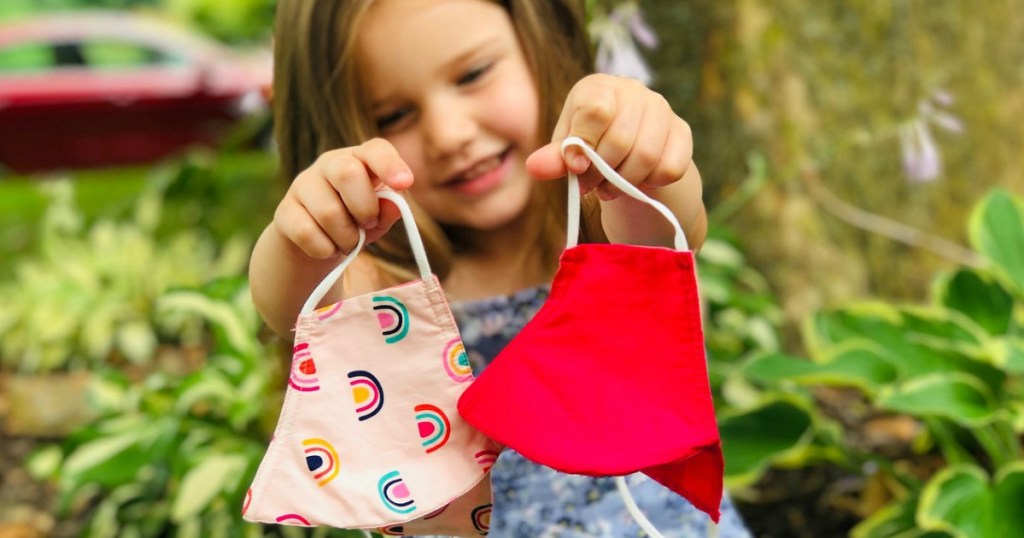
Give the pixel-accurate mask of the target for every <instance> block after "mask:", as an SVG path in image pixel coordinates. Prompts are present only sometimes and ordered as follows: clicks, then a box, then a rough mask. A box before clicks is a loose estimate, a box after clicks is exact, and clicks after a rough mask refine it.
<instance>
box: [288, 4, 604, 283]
mask: <svg viewBox="0 0 1024 538" xmlns="http://www.w3.org/2000/svg"><path fill="white" fill-rule="evenodd" d="M372 2H373V0H279V1H278V5H277V16H276V31H275V37H274V89H273V91H274V99H273V101H274V136H275V138H276V140H277V146H278V151H279V153H280V159H281V172H282V174H283V175H284V177H285V178H286V179H287V180H288V181H291V179H292V178H294V177H295V176H296V175H297V174H298V173H299V172H301V171H302V170H304V169H305V168H307V167H308V166H309V165H311V164H312V163H313V161H315V160H316V158H317V157H318V156H319V155H320V154H321V153H324V152H325V151H328V150H331V149H335V148H342V147H349V146H354V145H358V144H360V143H362V142H365V141H366V140H368V139H370V138H372V137H373V136H375V135H376V128H375V126H374V125H373V123H372V122H371V121H370V118H369V117H368V115H367V114H366V113H365V110H366V107H365V105H364V102H365V101H364V96H363V95H361V92H360V88H359V84H358V83H357V78H356V75H355V62H354V61H353V50H354V44H355V39H356V32H355V30H354V29H356V28H358V26H359V21H360V19H361V17H362V16H363V15H364V14H365V13H366V10H367V8H368V7H369V5H370V4H371V3H372ZM497 3H499V4H501V5H502V6H503V7H504V8H505V9H506V11H507V12H508V14H509V17H510V18H511V21H512V24H513V27H514V28H515V31H516V33H517V36H518V38H519V43H520V46H521V47H522V49H523V53H524V55H525V57H526V60H527V62H528V64H529V65H530V68H531V70H532V72H533V76H534V83H535V84H536V87H537V92H538V95H539V97H540V103H541V106H540V109H541V110H540V118H538V122H539V123H538V125H539V127H540V128H539V132H540V133H542V135H541V136H545V134H546V133H551V132H552V130H553V129H554V126H555V123H556V121H557V119H558V115H559V113H560V112H561V107H562V104H563V102H564V101H565V98H566V96H567V95H568V93H569V90H570V89H571V88H572V86H573V84H575V83H576V81H578V80H579V79H580V78H582V77H583V76H584V75H586V74H588V73H590V72H591V70H592V67H591V66H592V57H591V52H590V46H589V42H588V40H587V36H586V30H585V20H584V7H583V0H498V1H497ZM543 142H546V141H541V140H538V141H537V145H538V147H539V146H540V145H541V144H542V143H543ZM565 204H566V186H565V183H564V182H561V181H554V182H539V183H538V184H537V185H536V187H535V188H534V189H533V198H532V200H531V203H530V206H529V209H528V211H530V213H529V214H528V215H527V218H530V219H531V220H532V222H534V223H535V224H536V225H535V226H534V227H533V229H535V230H536V233H537V237H536V241H532V242H530V243H527V244H531V245H539V246H540V250H539V251H538V252H537V254H538V255H540V256H541V259H542V263H543V264H544V267H546V268H549V270H550V271H552V272H553V270H554V267H555V265H556V263H557V257H558V254H559V253H560V252H561V250H562V246H563V245H564V240H565V229H566V226H565V219H566V209H565ZM413 208H414V215H415V218H416V224H417V226H418V227H419V230H420V233H421V235H422V236H423V240H424V245H425V246H426V249H427V256H428V258H429V259H430V264H431V267H432V268H433V270H434V272H435V273H436V274H437V275H438V277H439V278H441V279H442V280H443V279H444V278H445V277H446V275H447V274H448V271H449V270H450V268H451V261H452V259H453V256H454V255H455V254H456V253H457V252H458V248H459V245H458V244H457V238H453V237H450V236H449V235H448V234H446V233H445V230H444V229H443V228H442V227H441V226H440V225H439V224H438V223H437V222H435V221H434V220H433V219H431V218H429V217H428V216H427V215H425V214H424V213H423V212H422V211H419V210H417V209H416V207H415V204H413ZM596 208H597V204H596V203H594V202H593V200H590V201H589V202H588V204H587V206H586V207H585V211H584V215H585V218H586V220H587V221H592V220H593V219H594V218H595V215H596ZM399 228H400V226H395V227H394V228H393V229H392V230H391V231H390V232H389V233H388V234H386V235H385V236H384V237H382V238H381V239H380V240H378V241H377V242H375V243H374V244H373V245H370V247H368V249H367V250H368V251H369V252H370V253H372V254H373V256H374V257H375V260H376V261H377V263H378V265H379V266H380V267H381V269H382V271H383V272H384V273H385V274H386V275H387V276H389V277H391V278H390V280H394V281H396V282H397V281H403V280H409V279H411V278H414V277H413V275H414V274H415V273H414V271H413V270H414V268H415V262H414V260H413V258H412V255H411V252H410V251H409V247H408V243H407V241H406V234H405V232H404V230H401V229H399ZM587 228H588V226H581V230H584V231H585V230H587ZM453 239H454V240H453ZM585 239H586V238H584V239H583V240H585Z"/></svg>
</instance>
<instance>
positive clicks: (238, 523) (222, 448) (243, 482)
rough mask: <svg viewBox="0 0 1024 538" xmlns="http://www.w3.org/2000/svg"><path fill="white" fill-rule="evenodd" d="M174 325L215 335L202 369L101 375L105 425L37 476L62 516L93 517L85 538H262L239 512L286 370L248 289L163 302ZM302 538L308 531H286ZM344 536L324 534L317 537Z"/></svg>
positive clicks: (218, 285) (60, 452)
mask: <svg viewBox="0 0 1024 538" xmlns="http://www.w3.org/2000/svg"><path fill="white" fill-rule="evenodd" d="M157 309H158V310H159V311H160V313H161V315H163V316H166V318H167V319H168V320H171V321H170V323H171V324H173V323H174V320H178V321H181V322H185V321H186V320H191V319H193V318H195V317H199V318H201V319H202V320H204V323H205V326H206V327H207V329H208V331H209V342H208V343H207V347H208V349H209V354H208V356H207V357H206V360H205V362H204V364H202V366H201V367H199V368H197V369H195V370H194V371H192V372H190V373H187V374H185V375H175V374H171V373H168V372H163V371H156V372H153V373H151V374H149V375H147V376H146V377H145V379H144V380H142V382H141V383H140V382H137V381H134V382H133V381H132V380H130V379H128V378H127V377H126V376H125V375H124V374H122V373H121V372H118V371H116V370H112V369H107V370H105V371H104V375H102V376H101V377H100V378H99V379H98V380H97V382H96V383H95V386H94V387H93V391H92V395H93V398H94V401H95V402H96V404H97V405H98V406H99V407H100V408H101V409H102V413H103V416H102V418H101V419H100V420H98V421H96V422H95V423H93V424H91V425H89V426H87V427H85V428H83V429H81V430H79V431H77V432H75V433H74V434H73V435H71V436H70V437H69V438H68V439H67V440H66V441H64V442H63V443H61V445H60V446H58V447H50V448H48V449H45V450H42V451H40V452H38V453H36V454H35V455H34V456H33V461H32V462H30V468H33V469H34V470H35V473H36V474H37V475H39V476H47V477H51V478H54V479H55V480H56V482H57V484H58V489H59V494H60V496H59V509H60V510H61V511H62V512H64V513H66V512H67V511H69V510H71V509H73V507H81V506H90V507H91V509H90V511H89V520H88V525H87V529H86V532H87V534H86V535H87V536H97V537H98V536H137V537H149V536H166V535H174V536H204V537H205V536H211V537H216V536H224V537H235V536H248V537H256V536H264V534H265V533H268V532H269V533H271V534H275V533H276V532H277V531H274V530H271V529H269V528H268V529H264V528H263V527H262V526H260V525H254V524H250V523H246V522H244V521H243V520H242V518H241V516H240V509H241V507H242V502H243V499H244V497H245V492H246V489H247V487H248V484H249V482H250V481H251V479H252V476H253V475H254V473H255V471H256V467H257V466H258V464H259V462H260V460H261V458H262V457H263V454H264V452H265V450H266V439H267V438H268V437H269V435H268V432H269V429H270V427H271V426H272V423H269V422H268V420H271V419H273V418H274V413H273V411H274V410H275V409H276V408H278V407H279V404H280V401H279V399H277V398H274V397H271V398H268V395H273V394H277V395H279V394H280V393H279V392H278V391H276V390H275V387H274V386H273V382H274V381H280V380H281V375H280V374H281V369H282V366H283V364H282V362H281V361H280V358H279V357H278V356H277V354H276V353H275V351H274V349H273V347H272V346H270V345H267V344H265V343H263V342H261V340H260V339H259V338H258V336H257V335H258V333H259V328H260V321H259V317H258V315H257V314H256V311H255V309H254V308H253V306H252V304H251V300H250V298H249V292H248V286H247V283H246V281H245V279H243V278H239V277H236V278H231V279H222V280H218V281H214V282H212V283H210V284H208V285H206V286H205V287H203V288H201V289H197V290H178V291H172V292H169V293H167V294H164V295H162V296H161V297H160V298H159V299H158V301H157ZM280 533H281V534H283V535H284V536H305V535H306V533H305V532H303V531H302V529H284V528H281V529H280ZM327 535H331V536H345V534H344V533H339V532H334V533H331V532H329V531H327V530H320V531H318V532H316V533H314V536H327Z"/></svg>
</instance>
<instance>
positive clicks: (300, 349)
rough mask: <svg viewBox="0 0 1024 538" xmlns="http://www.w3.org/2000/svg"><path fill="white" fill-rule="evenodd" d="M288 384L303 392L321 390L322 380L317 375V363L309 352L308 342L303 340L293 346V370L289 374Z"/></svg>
mask: <svg viewBox="0 0 1024 538" xmlns="http://www.w3.org/2000/svg"><path fill="white" fill-rule="evenodd" d="M288 384H289V385H291V387H292V388H293V389H295V390H298V391H301V392H313V391H316V390H320V380H319V379H317V377H316V363H314V362H313V355H312V354H311V353H310V352H309V343H308V342H302V343H301V344H297V345H296V346H295V347H294V348H292V372H291V374H290V375H289V376H288Z"/></svg>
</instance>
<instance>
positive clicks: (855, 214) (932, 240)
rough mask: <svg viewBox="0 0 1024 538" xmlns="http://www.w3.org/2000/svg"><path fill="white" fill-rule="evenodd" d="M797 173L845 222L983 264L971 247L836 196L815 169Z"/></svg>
mask: <svg viewBox="0 0 1024 538" xmlns="http://www.w3.org/2000/svg"><path fill="white" fill-rule="evenodd" d="M800 177H801V178H802V179H803V182H804V184H805V185H807V187H808V190H809V192H810V195H811V197H812V198H814V200H815V201H816V202H818V203H819V204H820V205H821V207H822V208H824V209H825V210H826V211H828V212H829V213H831V214H832V215H833V216H835V217H836V218H838V219H839V220H842V221H844V222H846V223H847V224H851V225H853V226H856V227H857V228H860V229H862V230H867V231H869V232H872V233H876V234H878V235H881V236H882V237H887V238H889V239H892V240H893V241H897V242H899V243H903V244H905V245H910V246H912V247H915V248H921V249H924V250H927V251H929V252H931V253H933V254H935V255H938V256H941V257H943V258H946V259H947V260H951V261H954V262H956V263H958V264H960V265H964V266H967V267H973V268H975V269H979V268H982V267H984V262H983V261H982V258H981V256H979V255H978V253H976V252H974V251H973V250H970V249H968V248H965V247H962V246H960V245H958V244H956V243H953V242H952V241H948V240H946V239H943V238H941V237H939V236H936V235H932V234H929V233H927V232H925V231H923V230H918V229H917V228H914V227H912V226H908V225H906V224H903V223H902V222H896V221H894V220H891V219H887V218H885V217H883V216H881V215H876V214H874V213H871V212H869V211H865V210H863V209H861V208H859V207H856V206H853V205H850V204H848V203H846V202H844V201H842V200H840V199H839V198H838V197H837V196H836V195H834V194H832V192H831V191H829V190H828V189H827V188H826V187H825V185H824V184H823V183H822V182H821V179H820V178H819V177H818V174H817V172H815V171H814V170H812V169H810V168H805V169H804V171H803V173H802V174H800Z"/></svg>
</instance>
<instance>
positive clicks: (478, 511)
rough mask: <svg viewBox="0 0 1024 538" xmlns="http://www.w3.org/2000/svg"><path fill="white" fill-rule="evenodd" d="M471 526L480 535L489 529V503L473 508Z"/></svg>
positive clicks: (484, 534) (483, 534)
mask: <svg viewBox="0 0 1024 538" xmlns="http://www.w3.org/2000/svg"><path fill="white" fill-rule="evenodd" d="M470 517H472V518H473V527H475V528H476V532H479V533H480V535H481V536H486V535H487V533H488V531H490V530H491V505H489V504H484V505H481V506H477V507H476V508H474V509H473V514H472V515H471V516H470Z"/></svg>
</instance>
